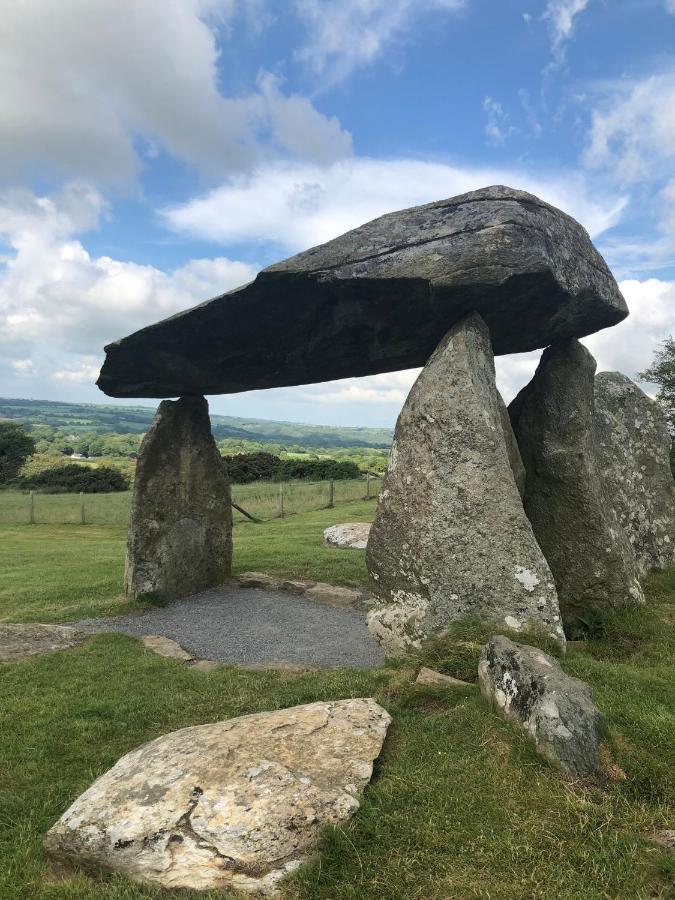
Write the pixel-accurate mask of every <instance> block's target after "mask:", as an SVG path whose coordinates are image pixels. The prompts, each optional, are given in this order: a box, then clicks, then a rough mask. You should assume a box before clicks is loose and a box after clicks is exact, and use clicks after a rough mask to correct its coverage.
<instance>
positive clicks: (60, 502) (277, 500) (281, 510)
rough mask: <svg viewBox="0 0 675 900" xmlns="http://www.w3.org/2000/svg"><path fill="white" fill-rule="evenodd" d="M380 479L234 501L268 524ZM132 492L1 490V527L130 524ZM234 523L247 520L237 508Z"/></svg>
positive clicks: (235, 491)
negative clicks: (65, 492) (57, 492)
mask: <svg viewBox="0 0 675 900" xmlns="http://www.w3.org/2000/svg"><path fill="white" fill-rule="evenodd" d="M380 481H381V479H379V478H374V477H368V478H359V479H355V480H345V481H315V482H306V481H285V482H269V481H258V482H254V483H253V484H235V485H232V500H233V501H234V502H235V503H236V504H237V505H238V506H241V507H242V508H243V509H245V510H246V512H247V513H249V514H250V515H251V516H252V517H254V518H255V519H261V520H263V521H267V520H270V519H278V518H285V517H286V516H293V515H296V514H297V513H302V512H311V511H312V510H317V509H326V508H330V507H331V506H341V505H342V504H345V503H355V502H357V501H363V500H368V499H373V498H375V497H377V493H378V490H379V485H380ZM130 502H131V492H130V491H126V492H124V493H116V494H40V493H37V492H34V491H31V492H26V491H23V492H22V491H2V492H0V524H3V525H33V524H34V525H126V524H127V522H128V519H129V504H130ZM232 512H233V520H234V522H235V523H237V522H246V521H248V519H247V518H246V516H244V515H242V513H241V512H239V511H237V510H236V509H233V511H232Z"/></svg>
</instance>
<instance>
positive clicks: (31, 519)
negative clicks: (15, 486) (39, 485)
mask: <svg viewBox="0 0 675 900" xmlns="http://www.w3.org/2000/svg"><path fill="white" fill-rule="evenodd" d="M28 524H29V525H35V497H34V496H33V492H32V491H31V492H30V499H29V501H28Z"/></svg>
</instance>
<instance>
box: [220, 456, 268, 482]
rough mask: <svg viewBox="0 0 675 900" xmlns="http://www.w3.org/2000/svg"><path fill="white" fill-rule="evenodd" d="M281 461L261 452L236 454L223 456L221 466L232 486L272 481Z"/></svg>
mask: <svg viewBox="0 0 675 900" xmlns="http://www.w3.org/2000/svg"><path fill="white" fill-rule="evenodd" d="M280 462H281V460H280V459H279V457H278V456H273V455H272V454H271V453H264V452H263V451H260V452H257V453H237V454H236V455H235V456H224V457H223V464H224V466H225V470H226V471H227V475H228V477H229V479H230V481H231V482H232V484H249V483H250V482H251V481H274V479H275V478H276V476H277V471H278V469H279V463H280Z"/></svg>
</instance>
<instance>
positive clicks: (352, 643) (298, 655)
mask: <svg viewBox="0 0 675 900" xmlns="http://www.w3.org/2000/svg"><path fill="white" fill-rule="evenodd" d="M68 624H69V625H71V626H72V627H74V628H78V629H81V630H83V631H88V632H91V633H96V632H101V631H119V632H122V633H124V634H131V635H138V636H142V635H146V634H161V635H164V636H165V637H169V638H171V639H172V640H174V641H177V642H178V643H179V644H180V645H181V647H183V648H185V650H187V651H188V652H189V653H191V654H192V655H193V656H195V657H198V658H199V659H210V660H215V661H217V662H224V663H231V664H234V665H249V666H250V665H260V664H270V663H291V664H295V665H297V664H308V665H314V666H320V667H322V668H336V667H343V666H345V667H353V668H365V669H370V668H374V667H376V666H379V665H381V664H382V663H383V662H384V654H383V652H382V650H381V648H380V646H379V645H378V643H377V642H376V641H375V639H374V638H373V637H372V636H371V635H370V633H369V631H368V629H367V627H366V623H365V621H364V618H363V615H362V614H360V613H358V612H355V611H354V610H351V609H336V608H335V607H331V606H326V605H324V604H320V603H312V602H311V601H310V600H306V599H304V597H298V596H294V595H293V594H289V593H287V592H286V591H265V590H255V589H251V588H236V587H233V588H221V589H218V590H212V591H204V592H203V593H201V594H195V595H194V596H192V597H188V598H186V599H185V600H179V601H175V602H173V603H170V604H169V605H168V606H165V607H161V608H157V609H150V610H147V611H144V612H142V613H133V614H131V615H125V616H110V617H109V618H105V619H83V620H82V621H81V622H69V623H68Z"/></svg>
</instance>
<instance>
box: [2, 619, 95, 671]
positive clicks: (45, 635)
mask: <svg viewBox="0 0 675 900" xmlns="http://www.w3.org/2000/svg"><path fill="white" fill-rule="evenodd" d="M88 637H89V635H88V634H85V633H84V632H82V631H78V630H77V629H76V628H71V627H69V626H68V625H36V624H31V625H0V662H16V661H17V660H20V659H26V657H28V656H37V655H38V654H40V653H51V652H53V651H54V650H69V649H70V648H71V647H76V646H77V645H78V644H81V643H82V641H84V640H86V638H88Z"/></svg>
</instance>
